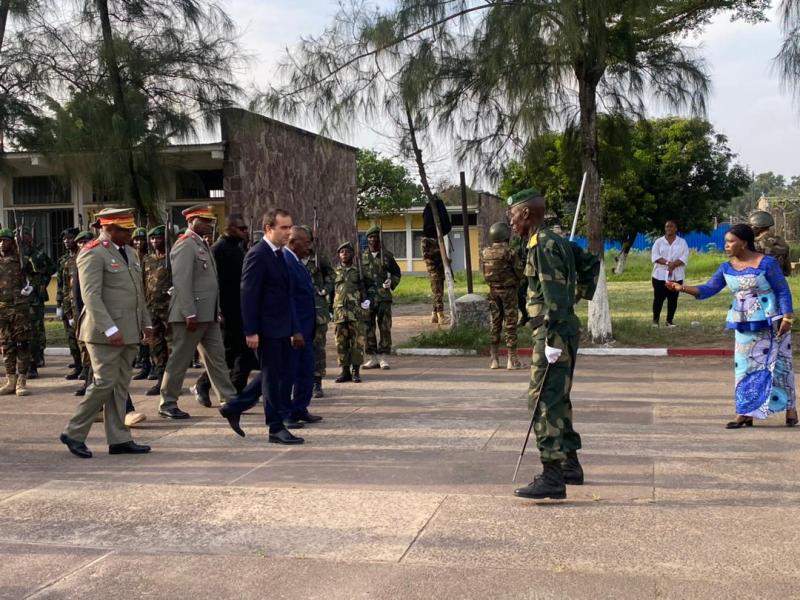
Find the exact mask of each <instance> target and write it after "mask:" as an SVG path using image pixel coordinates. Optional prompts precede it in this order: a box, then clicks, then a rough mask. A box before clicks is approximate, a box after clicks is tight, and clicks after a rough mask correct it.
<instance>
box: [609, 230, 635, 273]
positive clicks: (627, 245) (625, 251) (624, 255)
mask: <svg viewBox="0 0 800 600" xmlns="http://www.w3.org/2000/svg"><path fill="white" fill-rule="evenodd" d="M635 241H636V233H629V234H627V235H626V236H625V239H624V240H622V249H621V250H620V253H619V256H617V258H615V259H614V260H615V262H616V263H617V264H616V265H615V266H614V273H615V274H616V275H622V274H623V273H624V272H625V265H627V264H628V255H629V254H630V252H631V248H633V242H635Z"/></svg>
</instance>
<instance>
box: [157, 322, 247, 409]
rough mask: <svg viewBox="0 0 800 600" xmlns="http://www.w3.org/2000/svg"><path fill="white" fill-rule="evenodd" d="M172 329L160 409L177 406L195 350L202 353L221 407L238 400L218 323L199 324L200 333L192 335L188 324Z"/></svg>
mask: <svg viewBox="0 0 800 600" xmlns="http://www.w3.org/2000/svg"><path fill="white" fill-rule="evenodd" d="M170 327H171V328H172V343H171V345H170V349H171V354H170V355H169V358H168V359H167V366H166V368H165V369H164V380H163V381H162V382H161V405H160V406H159V408H170V407H175V406H178V396H180V394H181V388H182V387H183V380H184V378H185V377H186V371H187V369H188V368H189V365H190V364H191V362H192V360H193V358H194V351H195V349H197V350H199V352H200V360H201V361H202V362H203V366H204V367H205V369H206V373H208V379H209V381H210V382H211V388H212V389H213V390H214V393H215V394H216V395H217V399H218V400H219V402H220V404H224V403H225V402H227V401H228V400H230V399H231V398H233V397H234V396H236V388H234V387H233V383H231V376H230V373H229V372H228V365H227V364H225V345H224V344H223V343H222V332H221V331H220V329H219V323H217V322H216V321H215V322H211V323H198V324H197V329H195V330H194V331H191V332H190V331H189V330H188V329H186V324H185V323H170Z"/></svg>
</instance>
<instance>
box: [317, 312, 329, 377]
mask: <svg viewBox="0 0 800 600" xmlns="http://www.w3.org/2000/svg"><path fill="white" fill-rule="evenodd" d="M327 337H328V324H327V323H317V329H316V331H314V377H319V378H323V377H325V375H327V373H328V369H327V367H326V365H325V361H326V360H327V356H326V355H325V342H326V338H327Z"/></svg>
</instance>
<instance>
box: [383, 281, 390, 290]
mask: <svg viewBox="0 0 800 600" xmlns="http://www.w3.org/2000/svg"><path fill="white" fill-rule="evenodd" d="M391 288H392V280H391V279H387V280H386V281H384V282H383V289H385V290H389V289H391Z"/></svg>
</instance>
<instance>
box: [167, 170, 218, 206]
mask: <svg viewBox="0 0 800 600" xmlns="http://www.w3.org/2000/svg"><path fill="white" fill-rule="evenodd" d="M222 179H223V177H222V169H210V170H204V171H200V170H198V171H177V172H176V173H175V199H176V200H204V199H206V198H214V199H215V200H221V199H222V198H224V197H225V193H224V191H223V187H222Z"/></svg>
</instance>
